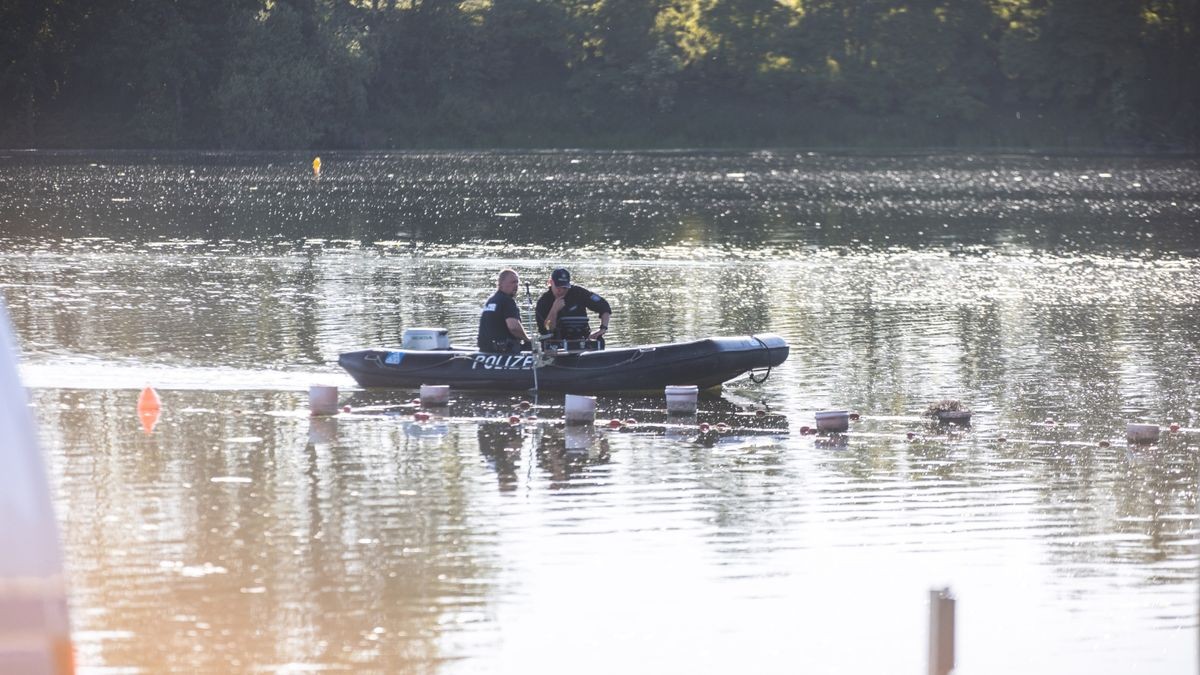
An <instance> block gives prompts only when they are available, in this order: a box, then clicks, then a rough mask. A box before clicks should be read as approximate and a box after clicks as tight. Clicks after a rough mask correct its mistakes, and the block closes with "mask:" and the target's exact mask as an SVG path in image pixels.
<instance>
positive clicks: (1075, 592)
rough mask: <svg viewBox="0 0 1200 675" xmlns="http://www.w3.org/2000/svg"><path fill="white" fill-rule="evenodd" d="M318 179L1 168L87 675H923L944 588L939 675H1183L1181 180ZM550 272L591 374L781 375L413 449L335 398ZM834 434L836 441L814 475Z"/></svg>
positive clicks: (1193, 174) (236, 161) (581, 171)
mask: <svg viewBox="0 0 1200 675" xmlns="http://www.w3.org/2000/svg"><path fill="white" fill-rule="evenodd" d="M311 159H312V158H311V156H303V157H302V156H298V155H297V156H292V155H234V154H218V155H208V154H203V155H202V154H195V155H182V154H171V155H150V154H97V153H91V154H69V153H68V154H43V153H14V152H9V153H7V154H5V153H0V233H2V235H0V292H2V293H3V295H4V297H5V300H6V302H7V304H8V306H9V310H10V312H11V314H12V318H13V321H14V323H15V324H16V329H17V333H18V335H19V336H20V338H21V341H22V348H23V351H24V353H23V362H22V374H23V376H24V378H25V380H26V384H27V385H29V386H30V387H31V392H32V398H33V403H34V406H35V411H36V415H37V417H38V420H39V422H40V423H41V429H42V438H43V441H44V445H45V446H46V450H47V452H48V454H49V457H50V464H51V469H52V472H53V479H54V482H55V487H56V488H57V498H58V507H59V512H60V514H61V517H62V520H63V536H64V539H65V548H66V555H67V559H68V564H69V572H70V580H71V587H72V598H71V601H72V612H73V613H72V620H73V624H74V628H75V641H76V645H77V648H78V650H79V654H78V661H79V663H80V665H81V669H82V670H83V671H84V672H88V671H94V672H146V673H160V672H188V673H191V672H212V673H228V672H308V671H324V670H329V671H361V672H386V673H433V672H437V673H479V672H523V673H550V672H554V673H559V672H580V673H610V672H694V673H729V672H755V673H785V672H786V673H793V672H821V673H886V672H895V673H900V672H909V673H912V672H923V670H924V668H925V662H926V656H927V629H928V598H929V591H930V589H933V588H941V587H944V586H949V587H950V588H951V589H952V591H953V592H954V594H955V595H956V597H957V598H958V612H957V613H958V616H957V630H958V643H957V647H958V659H957V662H958V665H959V669H960V671H959V672H963V673H1006V674H1007V673H1018V672H1025V673H1035V672H1036V673H1064V672H1081V673H1082V672H1088V673H1128V672H1139V673H1179V672H1191V671H1192V670H1194V664H1195V662H1196V653H1197V638H1196V635H1197V632H1198V629H1200V627H1198V625H1197V624H1198V622H1197V605H1198V600H1200V598H1198V594H1197V584H1198V583H1200V579H1198V573H1197V569H1198V566H1200V560H1198V557H1197V553H1196V547H1197V534H1196V533H1197V529H1196V527H1197V521H1196V511H1197V499H1196V495H1197V488H1196V483H1197V469H1198V466H1197V464H1198V463H1197V452H1198V451H1200V430H1198V429H1197V427H1200V411H1198V403H1197V402H1198V401H1200V322H1198V321H1197V318H1196V317H1197V310H1198V309H1200V257H1198V254H1200V232H1198V229H1200V226H1198V225H1197V222H1200V170H1198V164H1197V162H1196V161H1195V160H1190V159H1155V158H1131V157H1121V158H1102V157H1086V158H1070V157H1067V158H1064V157H1028V156H1011V157H1009V156H989V157H981V156H963V155H955V156H932V157H925V156H922V157H918V156H912V157H882V158H881V157H854V156H832V155H814V154H806V153H795V152H778V153H772V152H757V153H699V152H686V153H685V152H680V153H587V152H569V151H563V152H545V153H513V154H508V153H441V154H438V153H431V154H355V155H337V154H334V155H326V156H323V158H322V161H323V175H322V176H321V178H320V179H319V180H315V179H314V178H313V176H312V174H311V170H310V169H309V163H310V162H311ZM560 264H563V265H567V266H569V267H570V268H571V270H572V272H573V274H574V275H575V277H576V280H577V282H578V283H580V284H582V285H585V286H588V287H591V288H593V289H595V290H598V291H600V292H602V293H603V294H604V295H605V296H606V297H607V298H608V299H609V300H610V301H611V302H612V304H613V306H614V317H613V328H614V331H613V333H612V335H611V336H610V344H612V345H634V344H644V343H652V342H664V341H673V340H685V339H692V338H697V337H703V336H708V335H737V334H745V333H753V332H772V333H777V334H779V335H781V336H783V337H784V338H785V339H786V340H787V341H788V342H789V343H790V345H791V348H792V352H791V357H790V358H789V359H788V361H787V362H785V363H784V364H783V366H782V367H779V368H776V369H775V370H774V371H773V372H772V373H771V375H770V377H769V379H768V380H767V381H766V382H765V383H763V384H754V383H752V382H749V381H748V380H746V379H745V378H743V379H740V380H737V381H735V382H732V383H730V384H729V385H727V386H726V387H725V388H724V389H723V390H722V391H721V392H720V393H718V394H714V395H711V396H709V397H707V398H705V399H703V400H702V401H701V405H700V411H699V413H698V415H697V416H696V417H695V418H677V417H668V416H667V415H666V414H665V413H664V412H663V410H662V408H663V402H662V401H661V400H659V399H655V398H636V397H603V398H601V399H600V400H599V402H598V407H599V419H600V422H599V423H598V424H597V425H596V426H595V427H594V428H593V427H584V428H575V427H570V428H567V427H564V426H563V424H562V423H561V419H562V412H563V409H562V408H563V401H562V398H561V397H555V396H548V395H542V396H535V395H534V394H533V393H527V394H520V395H508V394H502V395H486V394H473V393H456V394H455V395H454V397H453V401H452V404H451V405H450V406H449V407H448V408H447V409H445V410H444V411H441V412H437V413H436V414H435V415H434V417H433V418H432V419H431V420H429V421H425V422H417V421H416V420H415V419H414V416H413V413H414V411H415V410H416V406H414V405H413V403H412V399H413V397H414V395H415V392H413V391H361V390H358V389H357V388H355V387H354V385H353V382H352V381H351V380H350V379H349V377H348V376H346V375H345V374H344V373H343V372H341V371H340V370H339V369H338V368H337V366H336V363H335V361H336V357H337V354H338V353H339V352H342V351H349V350H352V349H357V348H362V347H366V346H381V345H396V344H397V343H398V342H399V336H400V334H401V332H402V331H403V329H404V328H406V327H410V326H423V325H436V326H444V327H446V328H448V329H449V331H450V334H451V338H452V340H453V341H454V342H456V343H462V344H469V343H471V342H473V338H474V331H475V326H476V322H477V317H478V308H479V306H480V304H481V302H482V301H483V299H484V298H485V297H486V296H487V295H488V294H490V292H491V289H492V288H493V286H494V280H495V275H496V272H497V271H498V270H499V269H500V268H502V267H505V266H512V267H514V268H516V269H517V270H518V271H519V272H520V273H521V274H522V275H523V276H524V277H525V279H526V280H528V281H529V282H530V283H531V284H532V286H533V287H534V288H533V290H534V292H536V291H537V287H539V286H541V285H542V284H543V283H544V281H543V279H544V278H545V276H546V275H547V274H548V272H549V270H550V269H551V268H553V267H556V266H558V265H560ZM519 299H520V300H522V305H523V306H524V291H523V290H522V292H521V297H520V298H519ZM311 383H327V384H336V385H338V386H339V388H340V389H341V392H342V395H341V403H342V404H344V405H346V406H349V412H343V413H341V414H339V415H337V416H336V417H332V418H315V419H314V418H310V417H309V415H308V412H307V395H306V391H307V387H308V385H309V384H311ZM146 384H152V385H153V386H155V387H156V389H157V390H158V391H159V394H160V396H161V397H162V400H163V411H162V414H161V416H160V417H159V418H158V419H157V421H156V422H155V423H154V425H153V427H151V428H150V430H149V431H147V430H146V428H144V427H143V421H142V420H140V419H139V417H138V415H137V412H136V409H135V408H136V401H137V397H138V392H139V390H140V389H141V388H142V387H143V386H144V385H146ZM945 398H954V399H960V400H961V401H962V402H963V403H964V404H966V405H968V406H969V407H970V408H972V409H973V410H974V416H973V417H972V420H971V422H972V423H971V425H970V426H966V427H958V426H939V425H937V424H934V423H931V422H929V421H928V420H927V419H926V418H923V417H922V416H921V413H922V412H923V411H924V409H925V408H926V406H928V405H929V404H930V403H933V402H936V401H938V400H941V399H945ZM522 401H529V402H531V403H533V404H534V407H533V408H532V410H531V411H530V412H531V413H532V418H530V417H528V416H527V415H529V413H526V412H524V411H523V410H522V408H521V405H520V404H521V402H522ZM831 408H837V409H848V410H852V411H856V412H858V413H860V414H861V416H862V418H861V420H859V421H856V422H854V423H853V424H852V426H851V428H850V432H849V433H847V434H845V435H835V436H828V435H814V434H809V433H804V431H805V427H808V426H812V425H813V413H814V412H815V411H818V410H823V409H831ZM513 415H516V416H518V417H520V418H521V419H520V420H519V421H518V422H517V423H516V424H513V423H510V419H509V418H510V416H513ZM611 418H615V419H622V420H629V419H631V420H634V421H635V423H633V424H626V425H624V426H622V427H621V428H619V429H611V428H609V424H608V420H609V419H611ZM1131 421H1147V422H1153V423H1157V424H1161V425H1163V435H1162V437H1161V438H1160V440H1159V442H1158V443H1156V444H1153V445H1130V444H1128V443H1126V441H1125V425H1126V423H1127V422H1131ZM150 422H151V420H147V421H146V426H147V427H150ZM701 423H708V424H710V425H712V430H711V431H709V432H708V433H702V432H701V431H700V428H699V425H700V424H701ZM1172 423H1175V424H1178V425H1180V429H1179V431H1174V432H1172V431H1169V430H1168V425H1169V424H1172ZM718 424H720V425H721V426H717V425H718Z"/></svg>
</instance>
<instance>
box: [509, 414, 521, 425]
mask: <svg viewBox="0 0 1200 675" xmlns="http://www.w3.org/2000/svg"><path fill="white" fill-rule="evenodd" d="M508 423H509V424H520V423H521V418H520V417H517V416H516V415H509V416H508Z"/></svg>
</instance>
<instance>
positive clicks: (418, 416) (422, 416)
mask: <svg viewBox="0 0 1200 675" xmlns="http://www.w3.org/2000/svg"><path fill="white" fill-rule="evenodd" d="M413 419H414V420H416V421H418V422H428V421H429V413H427V412H425V411H424V410H418V411H417V412H415V413H413Z"/></svg>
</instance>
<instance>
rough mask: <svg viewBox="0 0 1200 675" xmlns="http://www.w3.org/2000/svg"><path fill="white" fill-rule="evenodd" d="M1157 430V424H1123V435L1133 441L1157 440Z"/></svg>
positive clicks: (1150, 441) (1149, 441)
mask: <svg viewBox="0 0 1200 675" xmlns="http://www.w3.org/2000/svg"><path fill="white" fill-rule="evenodd" d="M1158 431H1159V429H1158V425H1157V424H1135V423H1132V422H1131V423H1129V424H1126V425H1125V437H1126V438H1127V439H1129V440H1130V441H1131V442H1133V443H1153V442H1154V441H1157V440H1158Z"/></svg>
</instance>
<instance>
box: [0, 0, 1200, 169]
mask: <svg viewBox="0 0 1200 675" xmlns="http://www.w3.org/2000/svg"><path fill="white" fill-rule="evenodd" d="M1198 29H1200V0H1106V1H1105V2H1094V1H1093V0H673V1H672V0H463V1H453V0H353V1H350V0H269V1H265V2H264V1H263V0H92V1H90V2H82V1H81V0H49V1H46V0H38V1H35V0H0V145H4V146H8V147H14V146H21V147H163V148H173V147H220V148H237V149H243V148H244V149H259V148H312V147H345V148H361V147H381V148H385V147H395V148H404V147H428V146H442V147H465V146H474V147H479V146H557V145H575V146H601V147H605V146H662V145H673V146H679V145H710V146H711V145H764V144H794V145H811V146H829V145H862V146H869V147H897V146H910V147H911V146H921V145H936V146H975V147H978V146H1005V147H1037V146H1053V147H1120V148H1127V149H1143V150H1144V149H1183V150H1193V151H1194V150H1196V149H1197V147H1198V138H1200V36H1198V34H1197V31H1198Z"/></svg>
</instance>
